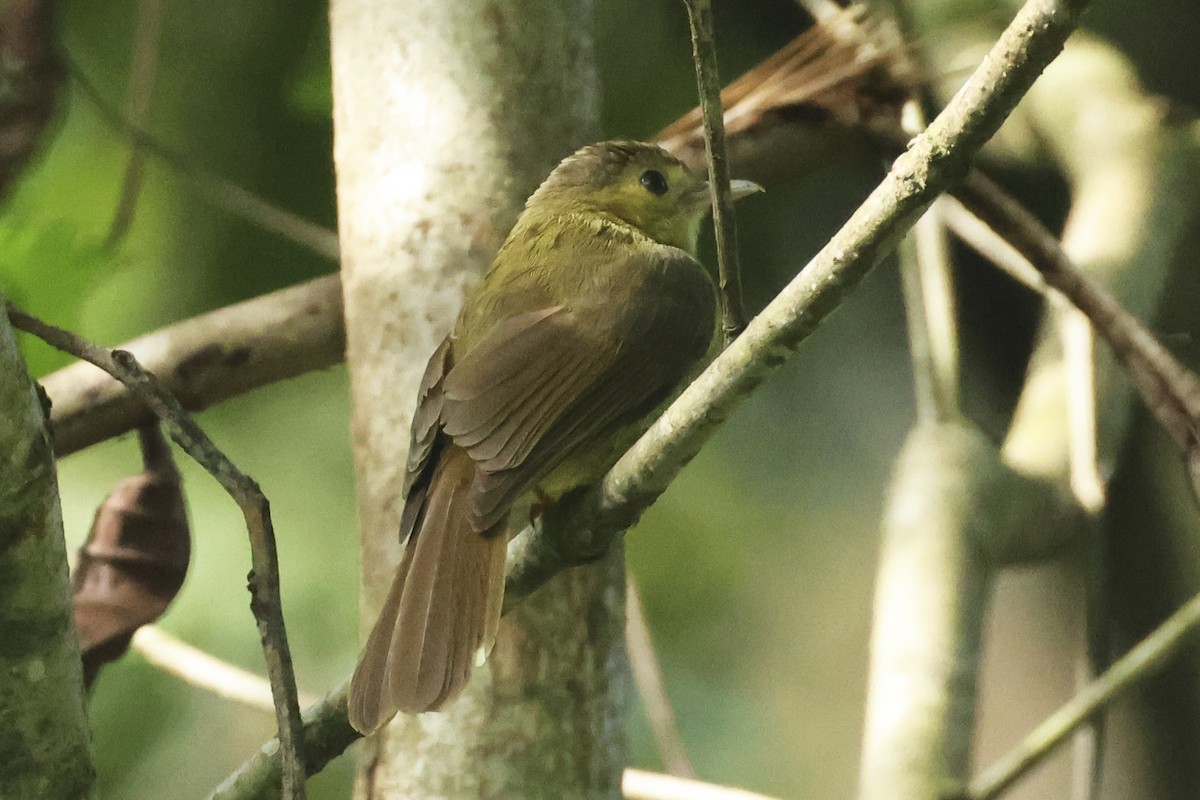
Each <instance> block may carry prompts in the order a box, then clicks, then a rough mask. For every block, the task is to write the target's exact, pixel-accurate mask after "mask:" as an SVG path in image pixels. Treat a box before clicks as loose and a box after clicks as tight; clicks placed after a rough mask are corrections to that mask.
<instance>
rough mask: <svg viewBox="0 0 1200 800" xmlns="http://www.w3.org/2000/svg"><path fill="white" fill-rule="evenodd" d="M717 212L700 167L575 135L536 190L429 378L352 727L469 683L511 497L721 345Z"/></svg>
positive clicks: (565, 481)
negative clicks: (395, 553) (708, 240)
mask: <svg viewBox="0 0 1200 800" xmlns="http://www.w3.org/2000/svg"><path fill="white" fill-rule="evenodd" d="M731 190H732V194H733V196H734V197H735V198H737V197H743V196H745V195H747V194H751V193H753V192H755V191H761V187H759V186H758V185H757V184H753V183H751V182H749V181H732V182H731ZM710 209H711V199H710V188H709V183H708V181H707V180H706V179H705V177H704V176H701V175H697V174H695V173H693V172H692V171H691V170H689V169H688V168H687V167H686V166H685V165H684V164H683V163H682V162H680V161H679V160H678V159H677V158H675V157H674V156H672V155H670V154H669V153H668V152H667V151H665V150H663V149H662V148H660V147H658V146H656V145H652V144H646V143H642V142H635V141H607V142H600V143H598V144H591V145H588V146H585V147H583V148H581V149H579V150H578V151H576V152H575V153H573V154H572V155H570V156H568V157H566V158H565V159H563V161H562V162H561V163H560V164H559V165H558V166H557V167H556V168H555V169H554V170H553V171H552V172H551V173H550V175H549V176H548V177H547V178H546V179H545V180H544V181H543V183H542V184H541V186H539V187H538V189H537V190H536V191H535V192H534V193H533V194H532V195H531V196H530V197H529V199H528V201H527V202H526V204H525V207H524V210H523V211H522V212H521V214H520V216H519V217H518V219H517V222H516V224H515V226H514V227H513V229H512V231H511V232H510V233H509V235H508V237H507V238H506V240H505V242H504V244H503V245H502V246H501V248H500V250H499V252H498V253H497V255H496V257H495V259H494V260H493V262H492V264H491V267H490V268H489V269H488V270H487V272H486V273H485V274H484V276H483V278H482V279H481V281H480V282H479V283H478V284H477V285H476V286H475V288H474V289H473V290H472V291H471V292H470V293H469V294H468V296H467V298H466V300H465V302H464V304H463V307H462V310H461V312H460V313H459V315H458V318H457V321H456V322H455V324H454V327H453V330H452V331H451V333H450V334H449V335H448V336H447V337H446V338H445V339H444V340H443V341H442V343H441V344H440V345H439V346H438V348H437V349H436V350H435V351H434V353H433V355H432V357H431V358H430V359H429V364H428V366H427V368H426V370H425V373H424V376H423V378H422V380H421V384H420V389H419V393H418V398H417V407H416V411H415V413H414V416H413V421H412V430H411V442H410V446H409V452H408V461H407V470H406V474H405V480H404V486H403V497H404V509H403V511H402V513H401V521H400V537H401V541H402V542H404V554H403V557H402V559H401V562H400V565H399V567H398V568H397V571H396V575H395V578H394V579H393V582H392V585H391V589H390V591H389V592H388V595H387V599H386V600H385V602H384V604H383V608H382V610H381V612H380V614H379V617H378V620H377V621H376V622H375V625H374V627H373V629H372V631H371V633H370V635H369V637H368V639H367V642H366V644H365V646H364V648H363V651H362V654H361V656H360V658H359V661H358V664H357V667H356V669H355V672H354V676H353V678H352V679H351V683H350V693H349V700H348V704H347V710H348V717H349V721H350V724H351V725H352V726H353V727H354V728H355V729H356V730H358V731H359V732H361V733H363V734H370V733H372V732H374V731H375V730H377V729H379V728H380V727H382V726H383V725H385V724H386V723H387V722H388V721H389V720H390V719H391V718H392V717H394V716H395V715H396V713H398V712H404V713H407V714H417V713H422V712H426V711H435V710H438V709H440V708H442V707H444V706H445V705H446V704H447V703H449V702H451V701H452V700H454V699H455V698H456V697H457V696H458V695H459V694H461V692H462V691H463V689H464V688H465V686H466V684H467V681H468V679H469V677H470V674H471V669H472V667H473V665H475V664H476V662H477V661H480V662H481V661H482V659H483V658H484V657H486V655H487V652H488V651H489V649H490V648H491V645H492V643H493V642H494V641H495V638H496V632H497V629H498V627H499V623H500V613H501V606H502V603H503V597H504V578H505V554H506V545H507V541H508V520H509V517H510V516H511V515H512V512H513V507H514V505H515V504H517V503H518V501H519V500H521V499H522V498H524V497H529V496H535V497H536V499H537V501H538V503H540V504H546V503H552V502H554V501H555V500H557V499H558V498H560V497H561V496H562V495H563V494H564V493H566V492H568V491H570V490H572V489H575V488H578V487H581V486H586V485H588V484H591V483H594V482H596V481H597V480H598V479H599V478H600V477H602V476H603V475H604V473H605V472H607V471H608V469H609V468H610V467H611V466H612V465H613V464H614V463H615V462H616V460H617V459H618V458H619V457H620V456H621V455H622V453H624V451H625V450H626V449H628V447H629V446H630V445H632V444H633V443H634V442H635V441H636V440H637V438H638V437H639V436H640V435H641V434H642V433H644V432H645V430H646V429H647V428H648V427H649V425H650V423H651V422H652V421H653V420H654V418H655V417H656V416H657V413H658V412H660V411H661V410H662V409H663V408H665V406H666V405H667V404H668V403H669V402H670V401H671V400H672V399H673V398H674V397H675V396H677V395H678V393H679V391H680V390H681V389H682V388H683V387H684V386H685V385H686V383H687V382H688V380H689V379H690V378H691V377H693V376H694V375H695V374H696V373H698V372H699V369H700V368H701V367H702V366H703V365H704V363H705V362H706V361H707V360H708V359H709V358H710V357H711V355H712V354H713V352H715V348H716V346H717V342H718V341H719V337H718V324H717V323H718V306H719V302H718V297H717V291H716V288H715V286H714V283H713V280H712V278H711V277H710V275H709V273H708V272H707V271H706V270H705V268H704V267H703V266H702V265H701V263H700V262H699V261H698V260H697V258H696V247H697V242H698V238H699V232H700V227H701V224H702V222H703V220H704V218H705V217H706V216H707V214H708V212H709V211H710Z"/></svg>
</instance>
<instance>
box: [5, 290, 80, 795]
mask: <svg viewBox="0 0 1200 800" xmlns="http://www.w3.org/2000/svg"><path fill="white" fill-rule="evenodd" d="M3 308H4V298H3V296H0V797H3V798H5V800H35V799H38V798H46V797H54V798H62V800H74V798H81V797H89V796H90V794H91V786H92V781H93V779H94V777H95V775H94V771H93V767H92V758H91V751H90V745H89V741H88V726H87V717H86V715H85V713H84V705H83V671H82V669H81V667H80V662H79V643H78V640H77V639H76V637H75V624H74V618H73V616H72V613H71V585H70V583H69V581H68V580H67V553H66V545H65V543H64V542H63V530H62V510H61V509H60V508H59V504H58V477H57V475H56V472H55V469H54V451H53V448H52V447H51V444H50V437H49V435H48V428H47V426H46V419H45V414H44V411H43V408H42V404H41V401H40V398H39V397H38V394H37V392H36V391H35V390H34V386H33V382H32V381H31V380H30V379H29V373H28V372H26V370H25V362H24V361H23V360H22V358H21V354H20V352H19V351H18V350H17V344H16V341H15V340H14V338H13V332H12V328H11V327H10V326H9V324H8V318H7V316H6V315H5V314H4V313H3Z"/></svg>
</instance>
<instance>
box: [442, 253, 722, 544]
mask: <svg viewBox="0 0 1200 800" xmlns="http://www.w3.org/2000/svg"><path fill="white" fill-rule="evenodd" d="M635 257H638V258H647V259H651V258H653V259H657V260H656V261H654V262H653V263H647V264H644V265H637V269H636V270H634V269H630V270H629V274H632V275H637V276H639V277H638V279H639V280H645V281H646V285H645V286H644V287H643V288H642V291H646V292H650V293H652V294H653V296H654V297H655V300H654V302H646V300H645V298H644V297H643V298H642V299H641V300H640V302H637V303H628V302H625V301H622V300H620V299H614V298H612V297H604V298H601V299H596V300H591V301H585V302H583V303H578V304H575V305H573V306H571V307H567V306H553V307H549V308H544V309H539V310H537V311H532V312H528V313H525V314H520V315H518V316H515V317H511V318H509V319H507V320H504V321H502V322H500V323H498V324H497V325H496V326H495V327H494V328H493V329H492V330H491V331H490V332H489V333H488V334H487V335H486V336H485V337H484V338H483V339H482V340H481V341H480V342H479V343H478V344H477V345H476V346H475V347H473V348H471V351H470V352H469V353H467V354H466V355H465V356H464V357H463V358H462V359H461V360H460V361H458V362H457V363H455V364H454V365H453V366H452V367H451V369H450V370H449V372H448V373H447V374H446V375H445V378H444V379H443V380H442V382H441V385H440V389H441V395H442V397H441V400H440V403H441V408H440V413H439V419H440V424H441V429H442V431H443V432H444V433H445V435H447V436H448V437H450V439H452V440H453V441H454V443H455V444H456V445H458V446H459V447H462V448H463V449H464V450H466V451H467V453H468V454H469V455H470V457H471V459H472V460H473V461H475V463H476V466H477V472H476V478H475V481H474V483H473V485H472V487H471V494H472V496H471V503H470V514H471V517H472V520H471V522H472V525H473V527H475V529H476V530H479V531H484V530H488V529H489V528H492V526H493V525H495V523H496V522H497V521H498V520H499V519H501V518H502V517H503V516H504V514H506V513H507V511H508V509H509V507H510V506H511V505H512V503H513V502H514V501H515V500H516V499H517V497H519V496H520V495H521V494H522V493H524V492H525V491H527V490H529V489H530V488H531V487H532V486H534V485H535V484H536V483H537V482H538V481H539V480H540V479H542V478H544V477H545V476H546V475H548V474H549V473H550V472H551V471H553V469H554V468H555V467H556V466H558V465H559V464H561V463H563V461H565V460H566V459H568V458H570V457H571V456H573V455H576V454H577V453H579V452H581V451H582V449H583V448H584V447H586V446H587V445H589V444H592V443H596V442H599V443H600V444H603V443H604V442H605V440H606V439H607V438H608V437H611V436H612V435H613V434H615V433H617V432H618V431H619V430H620V429H621V428H623V427H624V426H626V425H629V424H632V423H634V422H636V421H637V420H639V419H641V418H642V417H644V416H646V415H647V414H649V413H650V412H651V411H652V410H654V408H656V407H657V406H658V405H659V404H661V403H662V402H663V401H664V400H665V399H666V398H667V397H669V396H670V394H671V393H672V391H673V390H674V389H675V388H676V387H677V385H678V384H679V383H680V382H681V381H682V380H683V379H684V378H685V377H686V376H687V375H688V373H689V372H690V371H691V370H692V368H693V367H694V366H695V364H696V362H697V361H699V359H700V358H702V357H703V355H704V354H705V352H706V351H707V349H708V347H709V345H710V343H711V341H712V337H713V332H714V316H715V309H716V299H715V294H714V291H713V288H712V283H711V281H710V280H709V279H708V277H707V276H706V275H705V274H704V273H703V272H702V271H701V269H700V267H699V266H698V265H697V264H695V262H694V261H692V260H691V259H690V257H689V256H687V255H686V254H684V253H682V252H681V253H679V254H678V256H672V257H669V258H675V259H677V260H678V263H672V262H671V261H669V260H667V259H664V258H663V257H662V256H658V255H655V256H635ZM682 259H687V262H686V263H683V262H682ZM614 305H616V306H617V308H613V306H614ZM435 446H436V445H435Z"/></svg>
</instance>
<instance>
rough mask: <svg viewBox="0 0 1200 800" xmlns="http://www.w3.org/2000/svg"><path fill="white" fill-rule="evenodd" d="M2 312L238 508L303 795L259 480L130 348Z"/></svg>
mask: <svg viewBox="0 0 1200 800" xmlns="http://www.w3.org/2000/svg"><path fill="white" fill-rule="evenodd" d="M8 317H9V319H11V320H12V322H13V324H14V326H16V327H18V328H20V329H21V330H23V331H25V332H27V333H31V334H33V335H35V336H37V337H38V338H40V339H42V340H43V341H45V342H46V343H47V344H49V345H51V346H52V347H55V348H57V349H60V350H63V351H64V352H67V353H70V354H71V355H73V356H75V357H76V358H80V359H83V360H85V361H88V362H90V363H92V364H95V365H96V366H98V367H100V368H101V369H103V370H104V371H105V372H107V373H108V374H110V375H112V376H113V377H114V378H117V379H118V380H120V381H121V382H122V383H124V384H125V385H126V386H128V387H129V389H130V391H131V392H133V394H135V395H136V396H137V397H138V399H139V400H140V401H141V402H143V403H145V404H146V405H147V406H148V407H149V408H150V409H151V410H152V411H153V412H154V414H155V415H156V416H157V417H158V418H159V419H160V420H162V422H163V424H164V425H165V426H166V428H167V430H168V431H169V432H170V434H171V438H172V439H174V440H175V441H176V443H178V444H179V446H180V447H182V448H183V449H184V451H185V452H186V453H187V454H188V455H190V456H191V457H192V458H193V459H195V460H196V462H197V463H199V464H200V465H201V466H202V467H204V468H205V469H206V470H207V471H208V472H209V473H210V474H211V475H212V476H213V477H214V478H216V480H217V482H218V483H219V484H221V487H222V488H224V489H225V491H226V492H228V493H229V495H230V497H232V498H233V499H234V501H235V502H236V503H237V504H238V507H239V508H240V509H241V510H242V514H243V516H244V517H245V519H246V528H247V530H248V531H249V534H250V553H251V561H252V564H253V570H252V571H251V573H250V578H249V584H250V585H249V588H250V596H251V601H250V608H251V611H253V612H254V618H255V620H256V621H257V623H258V631H259V637H260V638H261V640H262V645H263V654H264V656H265V657H266V662H267V673H268V675H270V677H271V689H272V695H273V697H274V700H275V714H276V719H277V721H278V725H279V733H280V741H281V742H282V743H283V745H282V748H281V750H282V758H283V762H282V763H283V796H284V797H285V798H288V800H303V798H304V797H305V789H304V781H305V777H306V772H305V769H304V750H303V742H302V737H303V727H302V723H301V719H300V708H299V704H298V701H297V699H296V678H295V675H294V673H293V670H292V657H291V652H290V650H289V648H288V642H287V631H286V629H285V627H284V620H283V606H282V603H281V601H280V597H279V559H278V555H277V553H276V549H275V529H274V526H273V524H272V522H271V511H270V505H269V504H268V502H267V498H266V496H265V495H264V494H263V493H262V490H261V489H259V487H258V484H256V483H255V482H254V481H253V480H251V479H250V478H249V477H248V476H246V475H245V474H243V473H242V472H241V471H240V470H238V469H237V467H235V466H234V465H233V463H232V462H231V461H230V460H229V459H228V458H227V457H226V456H225V454H224V453H222V452H221V451H220V449H218V448H217V446H216V445H215V444H213V442H212V440H211V439H209V438H208V435H207V434H205V433H204V431H203V430H202V429H201V428H200V426H199V425H197V424H196V423H195V422H194V421H193V420H192V418H191V417H189V416H188V414H187V412H186V411H184V409H183V407H182V406H181V405H180V404H179V401H178V400H176V399H175V397H174V396H173V395H171V394H170V392H168V391H167V390H166V389H164V388H163V387H162V385H161V384H160V383H159V382H158V380H157V379H156V378H155V377H154V376H153V375H152V374H150V373H148V372H146V370H145V369H143V368H142V366H141V365H140V364H138V362H137V359H135V358H134V357H133V356H132V355H130V354H129V353H127V352H125V351H123V350H108V349H107V348H104V347H100V346H98V345H95V344H92V343H91V342H88V341H87V340H85V339H83V338H81V337H79V336H76V335H75V334H73V333H70V332H69V331H65V330H63V329H61V328H56V327H54V326H53V325H48V324H46V323H44V322H42V321H41V320H38V319H36V318H34V317H31V316H29V315H28V314H25V313H24V312H22V311H19V310H18V309H16V308H14V307H13V306H12V305H11V304H9V305H8Z"/></svg>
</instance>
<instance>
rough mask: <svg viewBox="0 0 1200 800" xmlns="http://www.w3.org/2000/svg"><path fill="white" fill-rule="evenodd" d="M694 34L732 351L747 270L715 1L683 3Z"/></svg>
mask: <svg viewBox="0 0 1200 800" xmlns="http://www.w3.org/2000/svg"><path fill="white" fill-rule="evenodd" d="M684 4H685V5H686V6H687V12H688V22H689V23H690V24H691V28H692V60H693V62H694V63H695V66H696V86H697V88H698V90H699V93H700V113H701V114H702V115H703V118H704V150H705V153H706V154H707V156H708V176H709V193H710V195H711V196H712V203H713V230H714V232H715V234H716V239H717V268H718V273H719V283H720V287H721V327H722V330H723V331H724V333H725V344H726V345H728V344H729V343H730V342H731V341H733V339H734V338H735V337H736V336H738V334H740V333H741V332H742V330H744V329H745V327H746V316H745V312H744V311H743V310H742V269H741V265H740V264H739V258H738V240H737V218H736V217H735V216H734V211H733V194H732V192H731V191H730V188H729V159H728V158H727V156H726V154H725V114H724V112H723V110H722V108H721V78H720V75H718V73H717V47H716V41H715V40H714V38H713V16H712V0H684Z"/></svg>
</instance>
